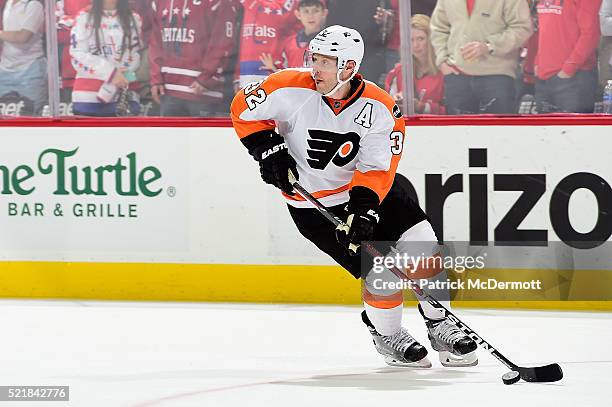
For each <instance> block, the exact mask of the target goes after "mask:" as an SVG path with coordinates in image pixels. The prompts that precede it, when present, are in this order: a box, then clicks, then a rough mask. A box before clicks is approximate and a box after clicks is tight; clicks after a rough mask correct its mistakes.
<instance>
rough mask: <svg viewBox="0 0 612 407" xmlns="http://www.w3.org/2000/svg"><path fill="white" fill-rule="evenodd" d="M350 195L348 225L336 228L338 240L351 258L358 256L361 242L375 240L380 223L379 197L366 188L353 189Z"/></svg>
mask: <svg viewBox="0 0 612 407" xmlns="http://www.w3.org/2000/svg"><path fill="white" fill-rule="evenodd" d="M349 194H350V199H349V202H348V205H347V208H346V211H347V212H348V216H347V217H346V222H345V223H346V224H345V225H339V226H338V227H337V228H336V239H337V240H338V242H339V243H340V244H341V245H342V246H343V247H345V248H347V249H348V252H349V254H350V255H351V256H357V255H358V254H359V248H360V245H361V242H364V241H368V240H372V239H373V238H374V229H375V228H376V225H377V224H378V221H379V216H378V207H379V201H378V195H377V194H376V193H375V192H374V191H372V190H371V189H369V188H366V187H361V186H356V187H353V188H352V189H351V191H350V192H349Z"/></svg>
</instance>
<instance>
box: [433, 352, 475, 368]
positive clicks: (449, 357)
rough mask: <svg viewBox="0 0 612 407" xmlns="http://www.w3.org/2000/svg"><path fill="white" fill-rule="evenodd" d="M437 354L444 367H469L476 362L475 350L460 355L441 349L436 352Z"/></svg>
mask: <svg viewBox="0 0 612 407" xmlns="http://www.w3.org/2000/svg"><path fill="white" fill-rule="evenodd" d="M438 356H439V357H440V363H442V366H445V367H470V366H476V365H477V364H478V355H477V354H476V351H474V352H470V353H466V354H465V355H460V356H459V355H455V354H452V353H450V352H447V351H441V352H438Z"/></svg>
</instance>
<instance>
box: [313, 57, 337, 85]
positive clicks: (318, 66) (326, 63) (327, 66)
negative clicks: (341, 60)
mask: <svg viewBox="0 0 612 407" xmlns="http://www.w3.org/2000/svg"><path fill="white" fill-rule="evenodd" d="M337 74H338V58H332V57H328V56H325V55H320V54H314V55H312V77H313V79H314V80H315V84H316V85H317V91H318V92H320V93H322V94H326V93H328V92H330V91H331V90H332V89H334V87H335V86H336V84H337V83H338V78H337V76H336V75H337Z"/></svg>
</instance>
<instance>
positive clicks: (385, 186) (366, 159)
mask: <svg viewBox="0 0 612 407" xmlns="http://www.w3.org/2000/svg"><path fill="white" fill-rule="evenodd" d="M362 97H363V98H367V99H372V100H374V101H378V102H380V103H381V104H382V105H384V106H385V108H384V109H380V110H378V111H377V112H376V113H375V114H374V116H375V117H373V119H372V121H373V122H374V123H373V125H372V130H371V132H370V133H369V134H368V135H366V136H365V137H364V138H362V140H361V148H360V150H359V162H358V164H357V169H356V170H355V173H354V175H353V179H352V180H351V183H350V188H353V187H354V186H363V187H366V188H369V189H371V190H372V191H374V192H375V193H376V194H377V195H378V198H379V199H380V201H381V202H382V200H383V199H385V197H386V196H387V193H388V192H389V190H390V189H391V185H392V184H393V179H394V178H395V172H396V171H397V165H398V164H399V160H400V158H401V156H402V151H403V146H404V137H405V131H406V123H405V122H404V118H403V116H402V113H401V111H400V109H399V107H398V106H397V105H396V104H395V101H394V100H393V98H392V97H391V96H390V95H389V94H388V93H387V92H385V91H384V90H382V89H380V88H378V87H377V86H375V85H372V84H368V86H366V89H365V91H364V93H363V95H362Z"/></svg>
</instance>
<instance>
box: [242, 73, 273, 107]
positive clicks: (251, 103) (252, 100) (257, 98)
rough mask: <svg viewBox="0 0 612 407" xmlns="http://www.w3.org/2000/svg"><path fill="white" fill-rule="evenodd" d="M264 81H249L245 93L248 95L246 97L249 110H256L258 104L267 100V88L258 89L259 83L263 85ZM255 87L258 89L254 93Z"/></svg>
mask: <svg viewBox="0 0 612 407" xmlns="http://www.w3.org/2000/svg"><path fill="white" fill-rule="evenodd" d="M262 83H263V80H261V81H259V82H253V83H249V84H248V85H247V86H245V88H244V94H245V95H247V97H246V98H245V101H246V104H247V106H248V107H249V110H255V108H256V107H257V106H258V105H261V104H262V103H263V102H265V101H266V98H267V97H268V95H267V94H266V91H265V90H263V89H257V88H258V87H259V85H261V84H262ZM255 89H257V92H255V93H252V92H253V91H255ZM250 93H252V94H250Z"/></svg>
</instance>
